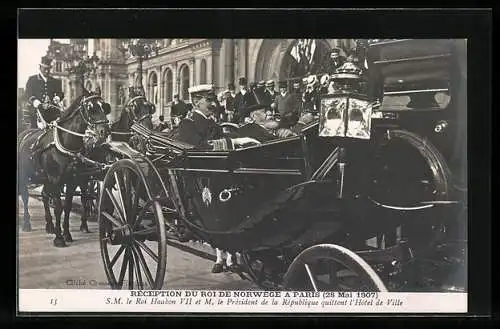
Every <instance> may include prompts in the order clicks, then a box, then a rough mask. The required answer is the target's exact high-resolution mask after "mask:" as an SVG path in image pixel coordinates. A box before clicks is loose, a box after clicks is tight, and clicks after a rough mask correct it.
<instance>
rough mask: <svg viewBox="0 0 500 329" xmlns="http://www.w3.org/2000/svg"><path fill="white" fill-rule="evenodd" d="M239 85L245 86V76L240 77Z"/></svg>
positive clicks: (246, 82)
mask: <svg viewBox="0 0 500 329" xmlns="http://www.w3.org/2000/svg"><path fill="white" fill-rule="evenodd" d="M239 83H240V86H246V85H247V84H248V81H247V78H240V80H239Z"/></svg>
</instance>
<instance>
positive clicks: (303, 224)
mask: <svg viewBox="0 0 500 329" xmlns="http://www.w3.org/2000/svg"><path fill="white" fill-rule="evenodd" d="M415 48H417V50H418V49H420V48H421V47H419V46H418V44H417V45H416V46H415ZM399 60H401V59H399ZM410 62H411V60H410ZM373 63H375V64H376V63H377V62H376V61H374V62H373ZM423 68H424V70H425V68H429V70H430V71H433V70H434V69H433V68H432V65H431V66H425V65H424V66H423ZM403 72H404V70H403ZM444 79H446V77H444ZM399 80H401V79H399ZM373 81H376V80H375V79H370V80H369V83H370V82H373ZM375 87H378V86H377V85H376V86H375ZM370 88H371V89H370ZM370 88H369V89H370V90H372V91H377V90H378V89H377V88H374V87H373V86H371V87H370ZM428 89H431V88H428ZM432 89H435V88H434V86H432ZM400 91H401V90H400ZM376 98H377V93H376V92H372V93H369V94H368V95H366V94H365V95H359V94H358V93H355V92H343V93H339V94H335V95H329V96H326V97H324V98H323V99H322V115H321V119H320V121H319V122H313V123H311V124H309V125H308V126H306V127H304V128H303V129H302V133H301V134H300V135H299V136H295V137H289V138H284V139H277V140H274V141H270V142H266V143H263V144H260V145H255V146H250V147H245V148H241V149H236V150H231V151H199V150H196V149H194V147H192V146H190V145H186V144H184V143H180V142H178V141H175V140H173V139H170V138H169V137H166V136H163V135H162V134H161V133H156V132H152V131H151V130H149V129H145V128H144V127H143V126H141V125H134V126H133V127H132V130H133V131H134V132H135V133H136V134H137V135H138V136H141V138H143V139H144V140H145V141H146V152H144V153H141V152H138V151H136V150H134V149H132V148H131V147H130V146H128V145H127V144H124V143H120V142H116V143H111V144H110V149H111V152H112V153H114V154H117V155H120V157H121V158H122V160H119V161H117V162H115V163H114V164H113V165H112V166H111V168H110V169H109V171H108V172H107V174H106V177H105V179H104V182H103V188H102V189H101V194H100V202H99V218H100V237H101V248H102V255H103V258H104V263H105V268H106V273H107V275H108V279H109V280H110V283H111V285H112V287H113V288H121V287H123V286H124V276H125V273H126V272H128V275H129V279H128V281H129V286H128V288H129V289H133V288H134V287H137V286H134V282H139V283H138V286H139V288H141V289H142V288H143V285H144V286H149V287H151V288H153V289H161V288H162V287H163V283H164V277H165V268H166V240H167V231H168V230H169V229H170V230H171V231H172V230H173V231H178V232H179V231H180V229H181V228H182V229H188V230H189V231H190V232H192V233H193V234H194V236H195V237H196V238H197V239H199V240H203V241H205V242H208V243H210V244H211V245H212V246H213V247H217V248H220V249H223V250H227V251H231V252H239V253H241V254H242V259H243V261H244V263H245V264H244V265H245V272H247V273H248V274H249V276H250V277H251V279H252V280H253V281H255V282H256V283H257V284H259V285H261V286H262V287H264V288H268V289H295V290H309V289H313V290H342V289H346V290H379V291H385V290H387V289H391V290H404V289H415V286H414V285H415V284H416V281H418V280H419V279H420V278H421V277H420V274H421V271H423V270H422V269H421V264H420V263H418V262H416V261H415V259H418V257H421V258H429V257H430V255H431V254H435V253H436V248H437V246H438V242H439V241H442V240H443V238H444V236H445V235H446V234H447V232H448V230H449V228H450V227H453V226H455V224H456V223H455V222H456V218H457V215H458V213H459V212H460V211H461V209H462V205H461V203H460V202H459V196H458V195H457V193H456V191H455V190H454V188H453V185H454V184H453V183H452V175H451V173H450V170H449V169H448V166H447V161H446V160H445V158H444V156H443V155H442V154H441V152H440V151H439V150H438V149H437V148H436V147H435V146H434V145H433V144H432V143H430V142H429V140H428V139H427V138H424V137H421V136H420V135H419V134H418V132H414V131H409V130H408V129H406V128H405V127H404V126H402V125H404V124H405V122H407V121H405V120H401V119H400V118H399V117H398V115H395V114H394V111H390V109H389V111H384V108H383V107H382V108H379V107H376V106H374V101H375V100H376ZM342 104H343V105H342ZM446 110H449V109H446ZM443 111H444V110H443ZM426 113H427V112H426ZM436 113H438V112H436ZM439 113H442V112H439ZM433 120H438V121H441V120H446V117H442V116H441V117H440V116H439V115H438V116H437V117H436V118H435V119H434V117H433V118H431V119H429V117H427V118H425V119H424V120H423V121H424V122H427V123H426V124H428V125H432V126H433V128H434V131H435V132H436V128H435V127H436V124H435V123H434V121H433ZM438 124H442V122H438ZM113 190H115V192H113ZM450 221H451V222H452V223H450ZM369 240H372V241H375V243H374V244H373V243H372V244H371V245H370V243H369V242H368V241H369ZM151 242H154V246H149V245H148V244H149V243H151ZM110 246H115V247H116V249H117V251H116V253H115V252H111V251H110V250H111V249H110ZM462 252H463V250H462ZM144 254H147V255H149V257H150V258H151V259H152V260H153V263H154V266H153V267H154V270H153V273H151V271H150V270H149V269H147V270H146V268H148V261H147V260H146V258H145V256H144ZM120 257H123V260H122V262H121V266H120V265H117V264H118V263H119V261H118V259H120ZM149 262H150V263H151V261H149ZM462 265H463V264H462ZM141 269H143V270H144V273H145V274H141V271H142V270H141ZM407 269H410V270H407ZM346 273H347V274H346ZM408 273H409V274H408ZM416 273H419V274H416ZM142 276H145V279H144V280H142ZM416 276H418V277H419V278H418V279H416V278H415V277H416ZM325 277H326V279H325ZM134 278H135V279H134ZM138 278H141V279H140V280H139V281H138V280H137V279H138ZM431 285H432V284H431ZM409 286H411V288H409ZM429 289H431V288H429ZM436 289H437V288H436Z"/></svg>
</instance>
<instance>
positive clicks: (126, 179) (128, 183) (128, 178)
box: [123, 170, 133, 220]
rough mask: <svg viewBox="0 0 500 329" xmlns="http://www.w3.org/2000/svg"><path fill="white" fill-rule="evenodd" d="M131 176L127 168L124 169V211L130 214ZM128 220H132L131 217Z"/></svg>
mask: <svg viewBox="0 0 500 329" xmlns="http://www.w3.org/2000/svg"><path fill="white" fill-rule="evenodd" d="M131 178H132V176H131V175H130V172H129V171H128V170H126V171H125V173H124V175H123V180H124V183H123V185H124V192H125V195H124V197H125V213H126V214H129V216H130V215H132V208H131V207H132V193H131V192H132V191H131V186H132V185H131ZM129 219H130V220H133V217H132V216H130V217H129Z"/></svg>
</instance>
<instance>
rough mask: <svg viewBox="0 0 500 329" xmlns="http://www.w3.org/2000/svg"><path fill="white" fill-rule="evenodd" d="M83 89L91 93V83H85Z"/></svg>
mask: <svg viewBox="0 0 500 329" xmlns="http://www.w3.org/2000/svg"><path fill="white" fill-rule="evenodd" d="M85 89H87V90H88V91H92V82H90V81H87V83H86V84H85Z"/></svg>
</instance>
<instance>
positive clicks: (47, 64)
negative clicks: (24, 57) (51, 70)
mask: <svg viewBox="0 0 500 329" xmlns="http://www.w3.org/2000/svg"><path fill="white" fill-rule="evenodd" d="M40 66H43V67H51V66H52V58H50V57H48V56H43V57H42V60H41V61H40Z"/></svg>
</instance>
